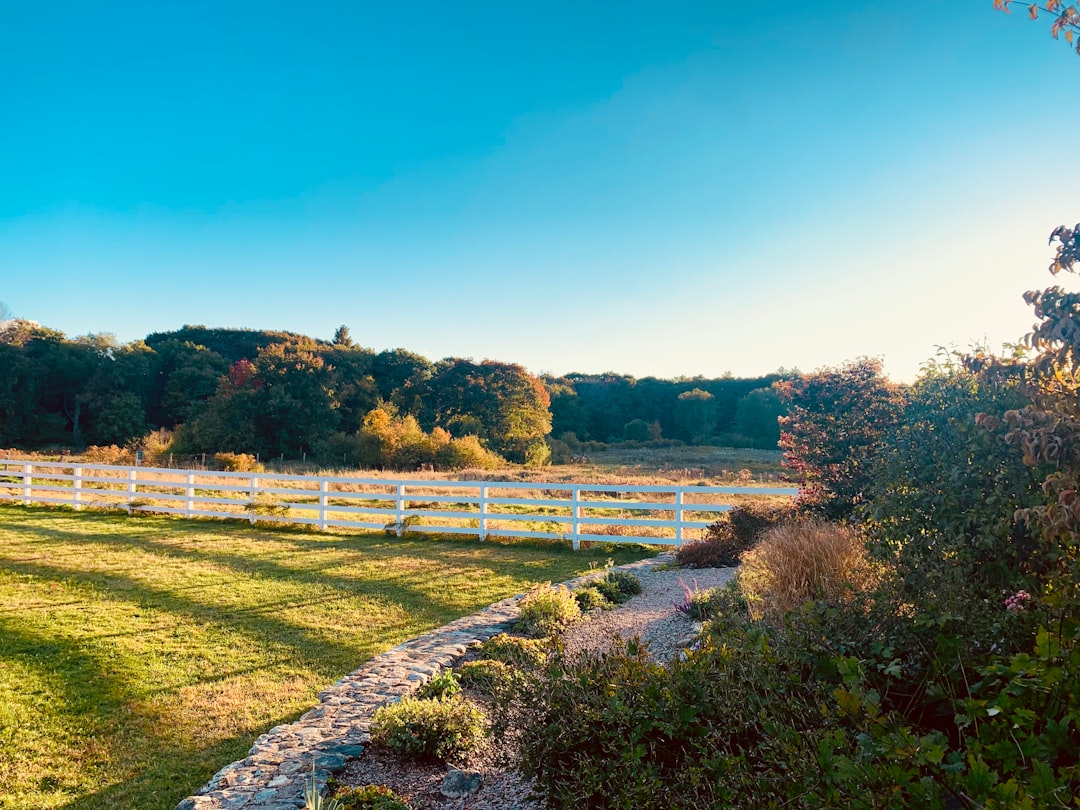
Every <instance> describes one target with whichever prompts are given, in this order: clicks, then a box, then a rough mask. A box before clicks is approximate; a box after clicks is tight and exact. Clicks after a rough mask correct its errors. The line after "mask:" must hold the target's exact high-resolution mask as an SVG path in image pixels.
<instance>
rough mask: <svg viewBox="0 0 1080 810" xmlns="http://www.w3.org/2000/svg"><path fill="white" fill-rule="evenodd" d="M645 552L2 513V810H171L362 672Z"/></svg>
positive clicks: (16, 510) (2, 509)
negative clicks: (466, 619) (414, 643)
mask: <svg viewBox="0 0 1080 810" xmlns="http://www.w3.org/2000/svg"><path fill="white" fill-rule="evenodd" d="M650 553H652V552H651V551H649V550H647V549H645V548H643V547H640V546H633V547H625V546H624V547H593V548H588V549H585V550H582V551H580V552H573V551H571V550H570V549H569V548H568V547H566V546H563V545H559V544H546V545H542V544H535V543H519V544H512V543H496V542H486V543H481V542H478V541H476V540H457V539H449V540H446V539H429V538H424V537H416V538H410V537H406V538H401V539H399V538H394V537H385V536H382V535H378V536H375V535H348V534H332V533H316V532H312V531H305V530H296V529H282V528H261V527H257V526H249V525H247V524H243V523H225V522H209V521H186V520H177V519H170V518H158V517H128V516H126V515H116V514H105V513H90V512H73V511H69V510H62V509H46V508H26V507H19V506H0V807H3V808H5V810H16V809H19V810H21V809H23V808H25V810H31V808H33V810H44V808H72V809H73V810H98V809H99V808H100V810H116V809H117V808H139V810H171V808H173V807H174V806H175V804H176V803H177V802H178V801H180V800H181V799H182V798H184V797H185V796H187V795H189V794H190V793H192V792H194V791H195V790H196V789H197V788H198V787H199V786H200V785H202V784H203V782H205V781H206V780H207V779H208V778H209V777H210V776H211V775H212V774H213V773H214V772H215V771H217V770H218V769H219V768H220V767H222V766H223V765H225V764H227V763H229V762H231V761H233V760H235V759H239V758H241V757H243V756H244V755H245V754H246V753H247V750H248V748H249V747H250V746H251V743H252V742H253V741H254V739H255V737H256V736H258V735H259V734H260V733H262V732H263V731H265V730H267V729H268V728H270V727H272V726H274V725H276V724H278V723H282V722H290V721H292V720H294V719H295V718H296V717H297V716H299V715H300V714H302V713H303V712H304V711H305V710H306V709H307V708H309V707H310V706H311V705H313V703H314V702H315V700H316V695H317V693H318V692H319V690H320V689H322V688H323V687H325V686H327V685H328V684H330V683H332V682H333V681H334V680H336V679H337V678H339V677H341V676H342V675H344V674H345V673H347V672H350V671H351V670H353V669H355V668H356V667H358V666H359V665H360V664H362V663H363V662H365V661H367V660H368V659H370V658H371V657H373V656H374V655H377V654H378V653H380V652H383V651H384V650H386V649H388V648H390V647H392V646H394V645H395V644H398V643H400V642H402V641H404V640H406V639H409V638H412V637H413V636H416V635H418V634H420V633H423V632H426V631H428V630H430V629H432V628H434V627H438V626H439V625H442V624H444V623H446V622H448V621H451V620H453V619H455V618H457V617H459V616H462V615H466V614H469V613H472V612H473V611H475V610H477V609H479V608H481V607H483V606H485V605H488V604H490V603H491V602H494V601H497V600H499V599H501V598H503V597H506V596H509V595H512V594H515V593H520V592H521V591H523V590H526V589H527V588H528V587H529V586H531V585H532V584H534V583H537V582H543V581H547V580H550V581H559V580H563V579H567V578H569V577H572V576H574V575H576V574H578V573H581V572H584V571H587V570H588V569H589V567H590V562H592V563H595V564H601V565H602V564H603V562H604V561H605V560H606V559H607V558H609V557H611V558H614V560H615V562H616V563H621V562H628V561H630V560H633V559H638V558H641V557H642V556H647V555H648V554H650Z"/></svg>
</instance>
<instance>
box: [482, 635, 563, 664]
mask: <svg viewBox="0 0 1080 810" xmlns="http://www.w3.org/2000/svg"><path fill="white" fill-rule="evenodd" d="M549 646H550V645H549V644H548V643H547V642H546V641H544V640H542V639H535V638H521V637H520V636H511V635H508V634H507V633H499V634H498V635H497V636H492V637H491V638H489V639H488V640H487V641H485V642H483V643H482V644H481V645H480V647H479V649H478V653H479V655H480V657H481V658H482V659H484V660H486V661H498V662H500V663H503V664H510V665H511V666H515V667H522V668H530V669H531V668H535V667H542V666H543V665H544V662H545V661H546V660H547V651H548V649H549Z"/></svg>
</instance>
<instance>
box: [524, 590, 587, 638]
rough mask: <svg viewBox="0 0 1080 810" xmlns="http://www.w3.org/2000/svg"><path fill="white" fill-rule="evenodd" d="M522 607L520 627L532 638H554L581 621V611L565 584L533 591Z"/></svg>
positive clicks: (527, 595)
mask: <svg viewBox="0 0 1080 810" xmlns="http://www.w3.org/2000/svg"><path fill="white" fill-rule="evenodd" d="M520 606H521V614H520V620H519V621H518V623H517V628H518V629H519V630H521V632H523V633H527V634H528V635H530V636H540V637H544V636H553V635H555V634H556V633H558V632H559V631H561V630H564V629H565V628H567V627H569V626H570V625H571V624H573V623H574V622H576V621H578V620H579V619H580V618H581V608H579V607H578V603H577V600H576V599H574V595H573V594H572V593H570V589H569V588H567V587H566V586H565V585H558V586H555V587H552V586H551V585H541V586H540V587H538V588H533V589H532V590H531V591H529V592H528V593H527V594H525V596H523V597H522V598H521V602H520Z"/></svg>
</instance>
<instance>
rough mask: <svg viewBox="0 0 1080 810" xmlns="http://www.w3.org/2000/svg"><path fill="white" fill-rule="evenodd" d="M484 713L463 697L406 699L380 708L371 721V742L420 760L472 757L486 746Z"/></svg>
mask: <svg viewBox="0 0 1080 810" xmlns="http://www.w3.org/2000/svg"><path fill="white" fill-rule="evenodd" d="M486 732H487V722H486V718H485V717H484V713H483V712H482V711H480V709H478V708H477V707H476V706H474V705H473V704H472V703H469V702H468V701H466V700H464V699H462V698H460V697H450V698H444V699H440V700H419V699H417V698H412V697H403V698H402V699H401V700H399V701H398V702H397V703H390V704H388V705H386V706H380V707H379V708H378V709H376V710H375V713H374V714H373V715H372V718H371V742H372V744H373V745H375V746H378V747H380V748H385V749H387V750H390V751H395V752H397V753H399V754H403V755H404V756H408V757H415V758H417V759H439V760H446V759H452V758H454V757H459V756H463V755H465V754H469V753H471V752H472V751H475V750H477V749H478V748H479V747H480V746H481V745H482V744H483V742H484V740H485V737H486Z"/></svg>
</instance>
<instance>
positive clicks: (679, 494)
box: [675, 487, 683, 546]
mask: <svg viewBox="0 0 1080 810" xmlns="http://www.w3.org/2000/svg"><path fill="white" fill-rule="evenodd" d="M682 543H683V491H682V487H679V488H678V489H676V490H675V545H677V546H681V545H682Z"/></svg>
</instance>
